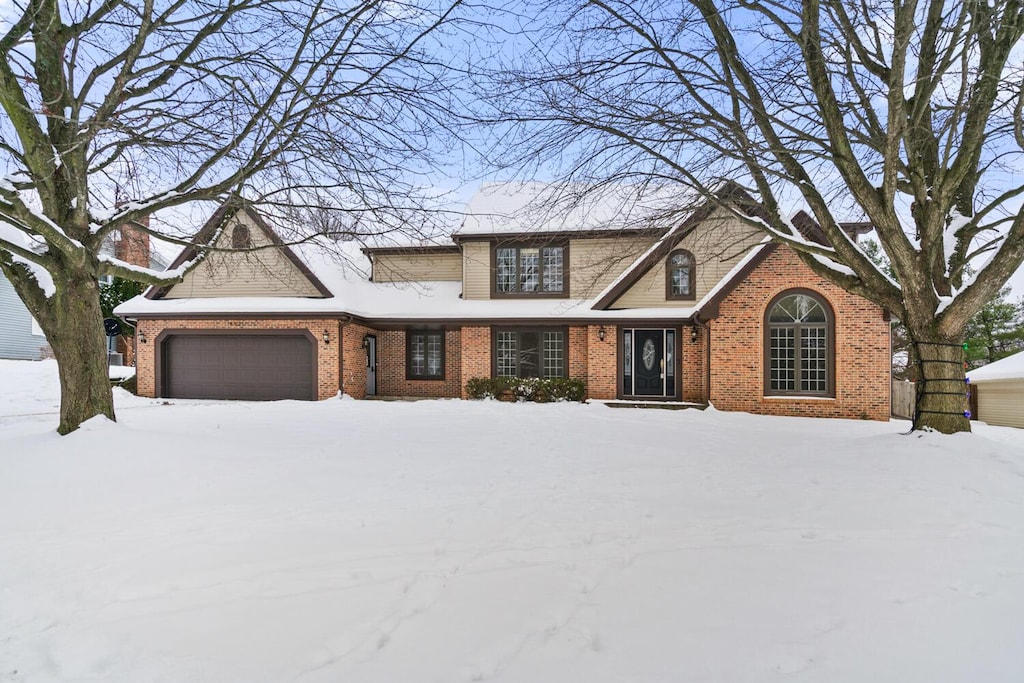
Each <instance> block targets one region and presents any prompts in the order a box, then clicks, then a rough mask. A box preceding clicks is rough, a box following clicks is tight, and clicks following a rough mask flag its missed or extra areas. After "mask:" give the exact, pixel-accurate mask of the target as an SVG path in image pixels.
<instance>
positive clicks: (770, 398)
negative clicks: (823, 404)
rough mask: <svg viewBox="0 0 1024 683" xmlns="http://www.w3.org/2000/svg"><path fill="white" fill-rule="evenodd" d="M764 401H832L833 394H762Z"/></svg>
mask: <svg viewBox="0 0 1024 683" xmlns="http://www.w3.org/2000/svg"><path fill="white" fill-rule="evenodd" d="M761 398H762V399H764V400H766V401H834V400H836V397H835V396H785V395H784V396H762V397H761Z"/></svg>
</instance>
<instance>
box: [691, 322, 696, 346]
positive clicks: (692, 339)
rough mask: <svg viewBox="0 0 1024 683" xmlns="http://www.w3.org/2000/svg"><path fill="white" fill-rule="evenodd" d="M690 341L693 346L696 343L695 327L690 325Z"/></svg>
mask: <svg viewBox="0 0 1024 683" xmlns="http://www.w3.org/2000/svg"><path fill="white" fill-rule="evenodd" d="M690 341H691V342H692V343H694V344H696V343H697V326H696V325H692V326H691V327H690Z"/></svg>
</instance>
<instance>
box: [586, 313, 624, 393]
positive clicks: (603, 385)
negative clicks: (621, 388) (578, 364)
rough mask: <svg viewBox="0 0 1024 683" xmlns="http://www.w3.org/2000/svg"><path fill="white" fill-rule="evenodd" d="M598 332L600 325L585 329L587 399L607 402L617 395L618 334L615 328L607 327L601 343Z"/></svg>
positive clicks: (612, 326)
mask: <svg viewBox="0 0 1024 683" xmlns="http://www.w3.org/2000/svg"><path fill="white" fill-rule="evenodd" d="M600 330H601V326H600V325H589V326H588V327H587V346H586V352H587V397H588V398H594V399H599V400H608V399H614V398H615V397H616V396H617V395H618V378H617V375H616V370H617V369H618V366H619V361H618V356H617V355H616V354H617V353H618V351H617V349H618V343H619V341H618V340H619V334H618V328H617V327H615V326H614V325H607V326H605V330H604V331H605V335H604V341H601V334H600Z"/></svg>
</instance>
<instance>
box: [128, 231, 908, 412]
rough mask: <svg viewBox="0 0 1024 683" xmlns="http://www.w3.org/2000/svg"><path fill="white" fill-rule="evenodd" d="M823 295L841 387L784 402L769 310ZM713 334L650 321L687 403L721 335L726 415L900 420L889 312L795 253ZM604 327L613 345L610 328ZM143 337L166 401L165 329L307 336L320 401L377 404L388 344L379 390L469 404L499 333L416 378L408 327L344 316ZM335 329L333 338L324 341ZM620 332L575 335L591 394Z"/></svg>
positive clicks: (450, 335)
mask: <svg viewBox="0 0 1024 683" xmlns="http://www.w3.org/2000/svg"><path fill="white" fill-rule="evenodd" d="M798 287H799V288H803V289H808V290H811V291H813V292H815V293H817V294H818V295H820V296H821V297H822V298H823V299H825V300H826V301H827V302H828V304H829V305H830V306H831V308H832V310H833V311H834V313H835V333H834V341H833V346H834V388H835V396H834V398H833V397H830V398H788V397H787V398H782V397H772V396H766V395H765V393H766V392H765V381H764V362H765V360H764V357H765V352H764V339H765V313H766V311H767V307H768V305H769V304H770V302H771V301H772V299H773V298H774V297H776V296H777V295H779V294H781V293H783V292H785V291H787V290H791V289H794V288H798ZM706 324H707V327H704V326H701V325H697V326H690V325H687V324H684V321H682V320H679V321H675V323H674V325H673V324H672V323H669V322H663V323H655V324H649V325H647V326H648V327H659V326H669V325H671V326H673V327H675V328H676V329H677V338H678V342H677V344H678V346H677V352H678V354H679V359H680V361H681V367H680V373H679V377H680V380H681V383H682V388H681V398H682V399H683V400H684V401H690V402H696V403H703V402H705V401H706V400H707V398H708V375H709V372H708V340H709V338H710V356H711V358H710V400H711V402H712V403H713V404H714V405H715V406H716V407H718V408H719V409H722V410H740V411H748V412H753V413H764V414H773V415H804V416H815V417H843V418H867V419H877V420H885V419H888V417H889V354H890V349H889V323H888V321H887V320H885V317H884V315H883V312H882V310H881V309H880V308H879V307H878V306H876V305H874V304H872V303H870V302H868V301H866V300H864V299H861V298H860V297H857V296H854V295H852V294H849V293H847V292H845V291H844V290H842V289H840V288H838V287H836V286H834V285H831V284H829V283H828V282H827V281H825V280H823V279H822V278H820V277H818V276H816V275H815V274H814V273H813V272H812V271H811V270H810V269H809V268H807V267H806V266H804V265H803V263H802V262H801V261H800V260H799V258H797V256H796V255H795V253H793V252H792V251H790V250H788V249H785V248H778V249H775V250H774V252H772V253H771V255H769V256H768V257H767V258H766V259H765V260H764V261H763V262H761V263H760V264H759V265H758V266H757V267H755V268H754V269H753V270H752V271H751V272H750V273H749V274H748V276H747V277H746V278H745V279H744V280H743V281H742V282H740V283H739V284H738V285H737V286H736V287H735V289H733V290H732V291H731V292H730V293H729V294H728V295H727V296H726V297H725V298H724V299H723V300H722V301H721V302H720V304H719V314H718V316H717V317H716V318H714V319H711V320H709V321H707V323H706ZM631 326H632V324H631ZM602 328H603V329H604V339H603V340H602V339H601V330H602ZM139 329H140V330H141V332H142V333H143V334H144V335H145V337H146V339H147V342H146V343H139V345H138V360H139V364H138V365H139V373H138V388H139V393H140V394H141V395H143V396H154V395H155V392H156V382H155V377H154V373H155V365H156V364H155V362H154V360H155V358H154V353H156V352H157V351H158V348H157V346H158V344H157V343H156V342H157V340H158V338H159V336H160V334H161V333H162V332H164V331H165V330H174V329H188V330H195V329H203V330H218V329H223V330H239V329H243V330H261V329H266V330H304V331H309V332H310V333H311V334H312V335H313V336H314V337H315V338H316V340H317V362H318V374H317V395H318V397H319V398H320V399H324V398H329V397H331V396H334V395H336V394H337V392H338V391H339V389H340V390H342V391H344V392H345V393H346V394H348V395H350V396H352V397H354V398H365V397H366V377H367V372H366V369H367V355H366V348H365V347H364V339H365V338H366V336H367V335H374V336H375V337H376V338H377V394H378V395H380V396H395V397H404V396H409V397H432V398H443V397H452V398H455V397H460V396H461V397H462V398H466V388H465V386H466V382H467V380H469V379H471V378H474V377H490V376H491V372H492V358H491V328H490V326H485V325H480V326H469V325H466V326H462V327H451V328H449V329H447V330H445V359H444V361H445V362H444V368H445V376H444V379H443V380H410V379H407V378H406V330H403V329H397V330H393V329H389V330H375V329H373V328H370V327H367V326H364V325H360V324H357V323H349V322H345V323H343V322H340V321H338V320H315V319H310V320H302V319H296V320H290V319H279V320H258V319H251V320H250V319H239V320H187V321H185V320H143V321H141V323H140V325H139ZM325 331H326V332H328V333H329V336H330V339H331V341H330V342H329V343H325V342H324V341H323V333H324V332H325ZM618 344H619V328H618V327H617V326H615V325H588V326H572V327H569V328H568V359H567V362H568V366H567V367H568V374H569V376H570V377H575V378H580V379H584V380H585V381H586V383H587V392H588V395H589V397H590V398H594V399H614V398H616V397H618V396H619V377H620V374H619V370H620V369H619V358H618Z"/></svg>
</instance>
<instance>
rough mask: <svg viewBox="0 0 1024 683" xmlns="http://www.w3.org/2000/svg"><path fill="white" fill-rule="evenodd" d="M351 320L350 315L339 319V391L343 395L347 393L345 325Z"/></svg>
mask: <svg viewBox="0 0 1024 683" xmlns="http://www.w3.org/2000/svg"><path fill="white" fill-rule="evenodd" d="M351 322H352V316H350V315H343V316H341V317H340V318H339V319H338V393H340V394H341V395H342V396H344V395H345V326H346V325H348V324H349V323H351ZM339 398H340V397H339Z"/></svg>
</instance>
